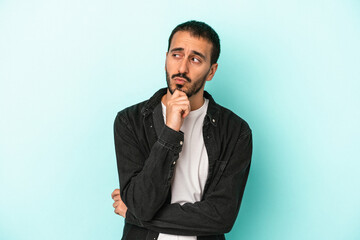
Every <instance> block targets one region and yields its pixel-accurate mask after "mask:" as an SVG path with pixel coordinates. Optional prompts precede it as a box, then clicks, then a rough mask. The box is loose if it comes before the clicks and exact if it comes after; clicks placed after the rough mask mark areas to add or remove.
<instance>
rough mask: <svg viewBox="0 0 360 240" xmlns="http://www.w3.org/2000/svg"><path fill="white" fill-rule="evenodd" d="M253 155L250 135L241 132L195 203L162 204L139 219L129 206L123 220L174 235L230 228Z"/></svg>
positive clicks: (237, 209) (220, 232)
mask: <svg viewBox="0 0 360 240" xmlns="http://www.w3.org/2000/svg"><path fill="white" fill-rule="evenodd" d="M251 155H252V135H251V132H250V131H249V133H248V134H245V135H242V136H241V137H240V138H239V139H238V141H237V143H236V145H235V147H234V148H233V150H232V153H230V157H229V158H228V159H227V161H226V160H225V161H222V164H221V165H220V171H219V173H218V174H219V175H216V176H214V179H217V180H215V181H213V182H212V184H211V185H210V187H209V191H207V193H205V195H204V199H203V200H202V201H199V202H195V203H186V204H184V205H180V204H165V205H164V206H162V207H161V208H160V209H159V211H158V212H157V213H156V215H155V216H154V217H153V218H152V219H151V220H148V221H142V220H140V219H138V218H137V217H136V216H135V215H134V214H133V212H132V211H131V210H130V211H128V212H127V213H126V221H127V222H129V223H131V224H135V225H138V226H141V227H145V228H147V229H150V230H153V231H157V232H162V233H168V234H176V235H197V236H201V235H213V234H222V233H226V232H229V231H230V230H231V228H232V226H233V224H234V222H235V220H236V217H237V214H238V211H239V208H240V203H241V200H242V196H243V193H244V189H245V185H246V181H247V178H248V174H249V169H250V161H251Z"/></svg>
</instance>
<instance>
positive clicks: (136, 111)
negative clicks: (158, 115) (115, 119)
mask: <svg viewBox="0 0 360 240" xmlns="http://www.w3.org/2000/svg"><path fill="white" fill-rule="evenodd" d="M147 102H148V100H145V101H142V102H139V103H136V104H133V105H131V106H128V107H126V108H124V109H122V110H120V111H119V112H118V113H117V115H118V116H123V117H132V116H133V115H136V116H137V115H141V112H142V110H143V108H144V107H145V105H146V103H147Z"/></svg>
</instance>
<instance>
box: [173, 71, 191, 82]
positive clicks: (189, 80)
mask: <svg viewBox="0 0 360 240" xmlns="http://www.w3.org/2000/svg"><path fill="white" fill-rule="evenodd" d="M176 77H181V78H184V79H186V80H187V81H188V82H189V83H191V79H190V78H189V77H188V76H186V75H185V73H177V74H173V75H172V76H171V78H176Z"/></svg>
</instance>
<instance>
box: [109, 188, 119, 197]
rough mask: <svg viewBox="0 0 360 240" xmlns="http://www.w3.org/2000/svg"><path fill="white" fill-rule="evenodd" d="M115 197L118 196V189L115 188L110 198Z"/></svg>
mask: <svg viewBox="0 0 360 240" xmlns="http://www.w3.org/2000/svg"><path fill="white" fill-rule="evenodd" d="M116 195H120V189H118V188H116V189H115V190H114V191H113V192H112V193H111V198H112V199H114V196H116Z"/></svg>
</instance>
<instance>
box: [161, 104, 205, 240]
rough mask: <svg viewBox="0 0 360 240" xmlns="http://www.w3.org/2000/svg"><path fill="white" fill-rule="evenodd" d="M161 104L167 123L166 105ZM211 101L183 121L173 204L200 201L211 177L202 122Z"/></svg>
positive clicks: (169, 239)
mask: <svg viewBox="0 0 360 240" xmlns="http://www.w3.org/2000/svg"><path fill="white" fill-rule="evenodd" d="M161 104H162V112H163V116H164V121H165V122H166V106H165V105H164V104H163V103H161ZM208 105H209V100H208V99H206V98H205V102H204V104H203V105H202V106H201V107H200V108H199V109H196V110H194V111H191V112H190V113H189V115H188V116H187V117H186V118H185V119H184V122H183V124H182V126H181V128H180V130H181V131H182V132H184V144H183V146H182V151H181V152H180V154H179V159H178V160H177V162H176V165H175V171H174V176H173V180H172V183H171V203H179V204H180V205H183V204H185V203H187V202H189V203H194V202H198V201H200V200H201V197H202V195H203V191H204V187H205V183H206V179H207V176H208V169H209V160H208V155H207V151H206V148H205V144H204V138H203V131H202V129H203V123H204V118H205V115H206V111H207V108H208ZM158 240H196V236H177V235H170V234H164V233H160V234H159V238H158Z"/></svg>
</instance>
